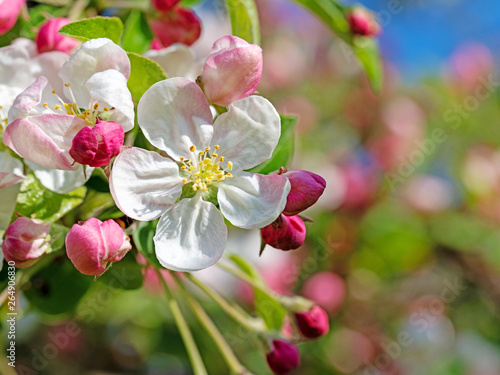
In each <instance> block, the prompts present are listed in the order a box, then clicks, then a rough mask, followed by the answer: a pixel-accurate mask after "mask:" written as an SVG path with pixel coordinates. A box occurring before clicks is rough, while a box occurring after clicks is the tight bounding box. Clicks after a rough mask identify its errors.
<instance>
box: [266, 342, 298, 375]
mask: <svg viewBox="0 0 500 375" xmlns="http://www.w3.org/2000/svg"><path fill="white" fill-rule="evenodd" d="M266 359H267V364H268V365H269V368H270V369H271V370H272V372H274V373H275V374H279V375H282V374H288V373H289V372H290V371H292V370H293V369H294V368H296V367H298V366H299V364H300V354H299V349H298V348H297V347H296V346H295V345H293V344H290V343H289V342H286V341H282V340H273V349H272V350H271V351H270V352H269V353H267V355H266Z"/></svg>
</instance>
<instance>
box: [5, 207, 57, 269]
mask: <svg viewBox="0 0 500 375" xmlns="http://www.w3.org/2000/svg"><path fill="white" fill-rule="evenodd" d="M49 233H50V224H47V223H44V222H43V221H41V220H37V219H30V218H27V217H19V218H17V219H16V221H14V222H13V223H12V224H11V225H9V227H8V228H7V231H6V232H5V239H4V241H3V244H2V251H3V255H4V257H5V259H6V260H7V261H14V262H16V267H17V268H26V267H29V266H31V265H32V264H33V263H35V262H36V261H37V260H38V258H40V257H41V256H42V255H43V254H44V253H45V252H46V251H47V250H48V249H49V247H50V244H49V242H48V239H49Z"/></svg>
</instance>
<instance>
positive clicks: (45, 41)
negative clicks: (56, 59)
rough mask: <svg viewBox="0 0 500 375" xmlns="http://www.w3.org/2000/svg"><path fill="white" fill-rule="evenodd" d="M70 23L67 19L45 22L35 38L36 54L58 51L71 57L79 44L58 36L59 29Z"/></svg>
mask: <svg viewBox="0 0 500 375" xmlns="http://www.w3.org/2000/svg"><path fill="white" fill-rule="evenodd" d="M70 22H71V21H70V20H69V19H67V18H64V17H60V18H53V19H51V20H49V21H47V22H45V23H44V24H43V25H42V26H41V27H40V30H39V31H38V34H37V36H36V40H35V41H36V47H37V49H38V53H44V52H50V51H60V52H64V53H66V54H68V55H71V53H72V52H73V50H74V49H75V48H76V47H77V46H78V44H79V43H80V42H78V40H76V39H73V38H70V37H67V36H63V35H61V34H59V32H58V31H59V29H60V28H61V27H63V26H64V25H67V24H68V23H70Z"/></svg>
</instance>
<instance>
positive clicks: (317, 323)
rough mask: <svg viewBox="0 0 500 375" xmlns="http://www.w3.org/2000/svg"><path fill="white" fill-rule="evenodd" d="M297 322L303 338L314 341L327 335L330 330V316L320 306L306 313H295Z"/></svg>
mask: <svg viewBox="0 0 500 375" xmlns="http://www.w3.org/2000/svg"><path fill="white" fill-rule="evenodd" d="M295 322H296V323H297V327H298V328H299V331H300V333H301V334H302V336H304V337H307V338H309V339H314V338H317V337H320V336H323V335H326V334H327V333H328V331H329V330H330V322H329V321H328V314H327V313H326V311H325V310H323V309H322V308H321V307H319V306H314V307H313V308H312V309H311V310H309V311H306V312H300V313H295Z"/></svg>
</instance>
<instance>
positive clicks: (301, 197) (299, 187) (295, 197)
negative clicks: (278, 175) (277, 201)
mask: <svg viewBox="0 0 500 375" xmlns="http://www.w3.org/2000/svg"><path fill="white" fill-rule="evenodd" d="M284 176H286V177H287V178H288V180H289V181H290V184H291V185H292V188H291V189H290V193H289V194H288V197H287V198H286V206H285V209H284V210H283V215H287V216H293V215H297V214H298V213H300V212H302V211H304V210H305V209H306V208H309V207H311V206H312V205H313V204H314V203H316V201H317V200H318V199H319V197H320V196H321V194H323V191H324V190H325V187H326V181H325V179H324V178H323V177H321V176H318V175H317V174H314V173H312V172H308V171H303V170H300V169H297V170H295V171H290V172H286V173H285V174H284Z"/></svg>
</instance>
